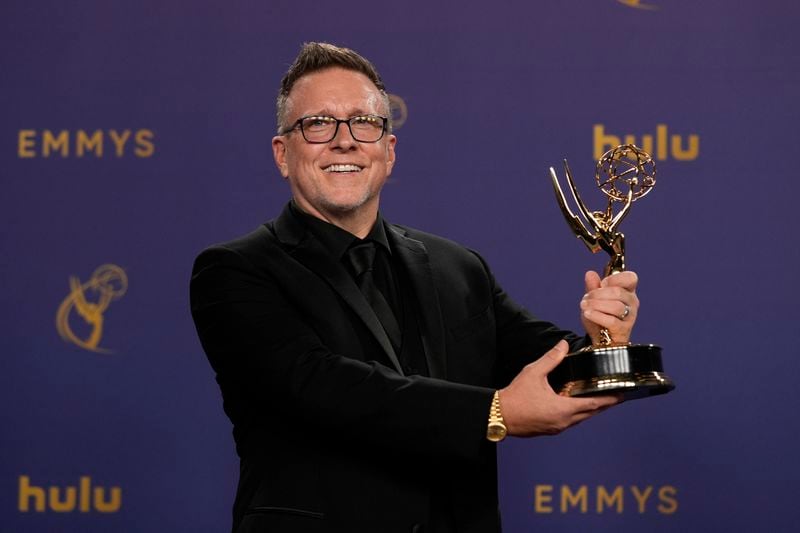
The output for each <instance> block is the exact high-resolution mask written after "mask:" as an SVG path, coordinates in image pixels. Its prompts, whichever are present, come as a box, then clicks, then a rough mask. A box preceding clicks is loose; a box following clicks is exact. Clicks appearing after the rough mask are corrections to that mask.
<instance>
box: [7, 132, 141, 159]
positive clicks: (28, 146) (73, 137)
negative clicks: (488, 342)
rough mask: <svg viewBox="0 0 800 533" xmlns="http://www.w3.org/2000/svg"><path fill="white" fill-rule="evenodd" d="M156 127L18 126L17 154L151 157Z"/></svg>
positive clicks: (30, 155)
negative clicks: (84, 127)
mask: <svg viewBox="0 0 800 533" xmlns="http://www.w3.org/2000/svg"><path fill="white" fill-rule="evenodd" d="M155 150H156V145H155V133H154V132H153V130H149V129H146V128H140V129H138V130H131V129H124V130H116V129H109V130H94V131H87V130H82V129H78V130H59V131H52V130H47V129H45V130H19V131H18V132H17V157H19V158H20V159H30V158H34V157H43V158H49V157H60V158H67V157H73V156H74V157H78V158H82V157H95V158H98V159H99V158H102V157H111V156H112V155H113V156H115V157H117V158H120V157H125V156H128V155H130V154H133V155H134V156H135V157H138V158H148V157H152V155H153V153H155Z"/></svg>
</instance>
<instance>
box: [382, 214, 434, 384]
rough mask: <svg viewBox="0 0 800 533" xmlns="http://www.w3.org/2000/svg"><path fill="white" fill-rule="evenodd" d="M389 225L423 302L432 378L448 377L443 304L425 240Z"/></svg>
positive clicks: (421, 322)
mask: <svg viewBox="0 0 800 533" xmlns="http://www.w3.org/2000/svg"><path fill="white" fill-rule="evenodd" d="M386 228H387V232H386V234H387V236H388V237H389V240H390V241H391V242H392V244H393V245H394V246H393V248H394V250H395V251H396V252H397V253H398V254H399V256H400V261H401V263H402V264H403V265H404V266H405V268H406V269H407V270H408V277H409V279H410V280H411V285H412V286H411V290H413V291H414V295H415V296H416V301H418V302H419V307H418V309H417V310H416V311H417V316H418V317H419V318H418V320H419V327H420V337H421V338H422V346H423V348H424V350H425V359H426V361H427V363H428V371H429V372H430V376H431V377H432V378H441V379H443V378H446V377H447V367H446V361H445V344H444V322H443V320H442V312H441V307H440V306H439V296H438V295H437V293H436V286H435V285H434V282H433V272H432V270H431V265H430V261H429V258H428V251H427V250H426V249H425V245H424V244H423V243H422V242H420V241H417V240H414V239H411V238H409V237H406V235H405V233H404V232H403V230H402V229H401V228H399V227H396V226H392V225H391V224H386Z"/></svg>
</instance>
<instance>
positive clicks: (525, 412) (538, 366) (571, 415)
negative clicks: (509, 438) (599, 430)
mask: <svg viewBox="0 0 800 533" xmlns="http://www.w3.org/2000/svg"><path fill="white" fill-rule="evenodd" d="M568 349H569V345H568V344H567V343H566V341H563V340H562V341H559V342H558V344H556V345H555V346H554V347H553V348H552V349H551V350H550V351H549V352H547V353H546V354H544V355H543V356H542V357H540V358H539V359H538V360H536V361H534V362H533V363H531V364H529V365H527V366H525V368H523V369H522V371H521V372H520V373H519V374H517V376H516V377H515V378H514V380H513V381H512V382H511V383H510V384H509V385H508V386H507V387H506V388H504V389H501V390H500V409H501V412H502V414H503V420H504V421H505V424H506V427H507V428H508V434H509V435H514V436H516V437H535V436H537V435H556V434H558V433H561V432H562V431H564V430H565V429H567V428H569V427H571V426H574V425H575V424H577V423H578V422H582V421H584V420H586V419H587V418H589V417H591V416H594V415H596V414H597V413H600V412H602V411H604V410H606V409H608V408H609V407H611V406H612V405H616V404H618V403H620V402H621V401H622V398H621V397H619V396H593V397H590V398H570V397H567V396H559V395H558V394H556V393H555V391H553V388H552V387H551V386H550V383H548V381H547V374H549V373H550V371H551V370H553V369H554V368H555V367H556V366H558V364H559V363H560V362H561V361H562V360H563V359H564V356H566V355H567V350H568Z"/></svg>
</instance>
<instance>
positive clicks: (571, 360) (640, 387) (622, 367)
mask: <svg viewBox="0 0 800 533" xmlns="http://www.w3.org/2000/svg"><path fill="white" fill-rule="evenodd" d="M548 380H549V381H550V385H551V386H552V387H553V390H555V391H556V392H557V393H559V394H562V395H565V396H596V395H600V394H622V395H623V396H624V398H625V399H626V400H636V399H639V398H647V397H649V396H655V395H657V394H665V393H667V392H669V391H671V390H672V389H674V388H675V384H674V383H673V382H672V380H671V379H670V378H669V377H667V376H666V375H665V374H664V367H663V365H662V364H661V347H660V346H656V345H654V344H627V345H620V346H605V347H592V348H589V349H587V350H582V351H578V352H573V353H571V354H568V355H567V356H566V357H565V358H564V360H563V361H562V362H561V364H559V365H558V366H557V367H556V368H555V369H554V370H553V371H552V372H550V375H549V376H548Z"/></svg>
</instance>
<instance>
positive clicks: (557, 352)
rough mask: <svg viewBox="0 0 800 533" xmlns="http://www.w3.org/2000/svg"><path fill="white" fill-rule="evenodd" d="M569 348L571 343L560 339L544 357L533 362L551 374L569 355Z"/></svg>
mask: <svg viewBox="0 0 800 533" xmlns="http://www.w3.org/2000/svg"><path fill="white" fill-rule="evenodd" d="M568 350H569V344H567V341H565V340H560V341H558V342H557V343H556V345H555V346H553V347H552V348H551V349H550V350H549V351H547V352H546V353H545V354H544V355H543V356H542V357H540V358H539V359H538V360H536V361H534V362H533V363H532V364H534V365H536V366H538V367H540V370H542V371H543V372H544V373H545V374H549V373H550V372H551V371H552V370H553V369H554V368H555V367H557V366H558V364H559V363H560V362H561V361H563V360H564V357H565V356H566V355H567V351H568Z"/></svg>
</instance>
